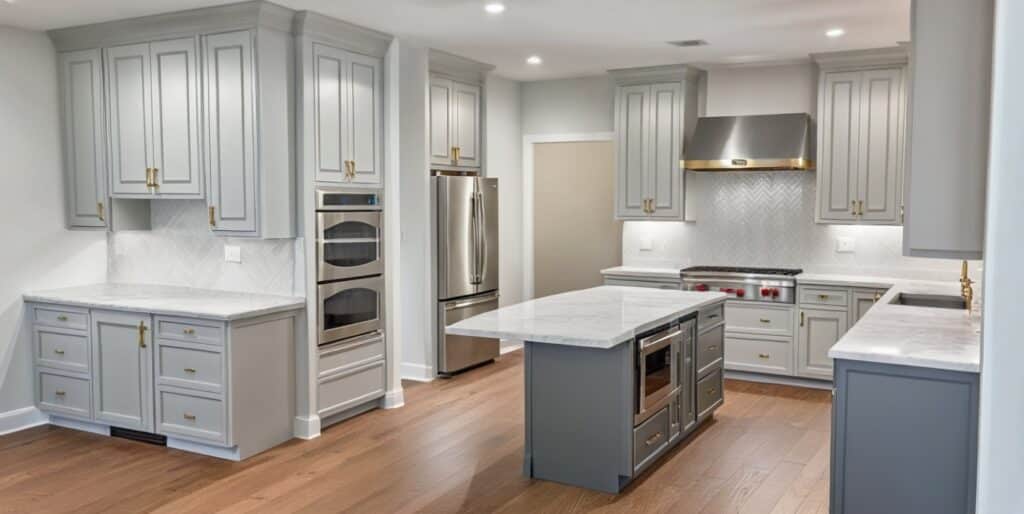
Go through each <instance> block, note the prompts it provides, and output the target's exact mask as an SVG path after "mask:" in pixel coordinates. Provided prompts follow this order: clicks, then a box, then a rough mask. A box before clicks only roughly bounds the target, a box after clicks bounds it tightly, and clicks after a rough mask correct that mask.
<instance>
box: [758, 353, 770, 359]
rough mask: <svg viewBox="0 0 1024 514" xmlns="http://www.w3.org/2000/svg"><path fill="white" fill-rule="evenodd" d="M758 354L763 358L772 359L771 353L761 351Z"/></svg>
mask: <svg viewBox="0 0 1024 514" xmlns="http://www.w3.org/2000/svg"><path fill="white" fill-rule="evenodd" d="M757 356H758V357H759V358H761V359H770V358H771V354H767V353H759V354H757Z"/></svg>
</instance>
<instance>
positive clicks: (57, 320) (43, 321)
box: [33, 307, 89, 330]
mask: <svg viewBox="0 0 1024 514" xmlns="http://www.w3.org/2000/svg"><path fill="white" fill-rule="evenodd" d="M33 319H35V322H36V323H38V324H40V325H49V326H51V327H64V328H72V329H75V330H88V329H89V314H88V313H87V312H86V311H73V310H65V309H60V308H58V307H35V308H34V309H33Z"/></svg>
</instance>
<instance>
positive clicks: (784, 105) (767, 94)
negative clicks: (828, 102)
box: [706, 62, 818, 117]
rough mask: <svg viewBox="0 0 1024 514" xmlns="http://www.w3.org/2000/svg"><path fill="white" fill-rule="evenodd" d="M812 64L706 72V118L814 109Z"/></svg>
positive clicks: (815, 91)
mask: <svg viewBox="0 0 1024 514" xmlns="http://www.w3.org/2000/svg"><path fill="white" fill-rule="evenodd" d="M817 85H818V83H817V72H816V69H815V66H814V65H812V64H811V63H809V62H807V63H795V64H784V65H763V66H756V65H744V66H720V67H711V68H710V69H708V84H707V108H706V115H707V116H738V115H743V114H777V113H782V112H806V113H808V114H810V115H811V116H812V117H814V116H815V115H816V111H817V109H818V107H817V96H818V95H817Z"/></svg>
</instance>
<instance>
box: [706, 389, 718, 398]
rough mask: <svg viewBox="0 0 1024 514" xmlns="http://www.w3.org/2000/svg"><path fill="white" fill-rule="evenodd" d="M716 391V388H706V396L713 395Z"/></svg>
mask: <svg viewBox="0 0 1024 514" xmlns="http://www.w3.org/2000/svg"><path fill="white" fill-rule="evenodd" d="M717 392H718V391H716V390H714V389H708V396H712V395H714V394H715V393H717Z"/></svg>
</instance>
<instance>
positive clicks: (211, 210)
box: [210, 205, 217, 227]
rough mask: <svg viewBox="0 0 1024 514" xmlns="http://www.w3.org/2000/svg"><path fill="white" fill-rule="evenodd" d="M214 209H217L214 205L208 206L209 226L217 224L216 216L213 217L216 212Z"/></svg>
mask: <svg viewBox="0 0 1024 514" xmlns="http://www.w3.org/2000/svg"><path fill="white" fill-rule="evenodd" d="M216 210H217V208H216V207H214V206H212V205H211V206H210V226H211V227H216V226H217V218H215V217H214V212H216Z"/></svg>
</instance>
